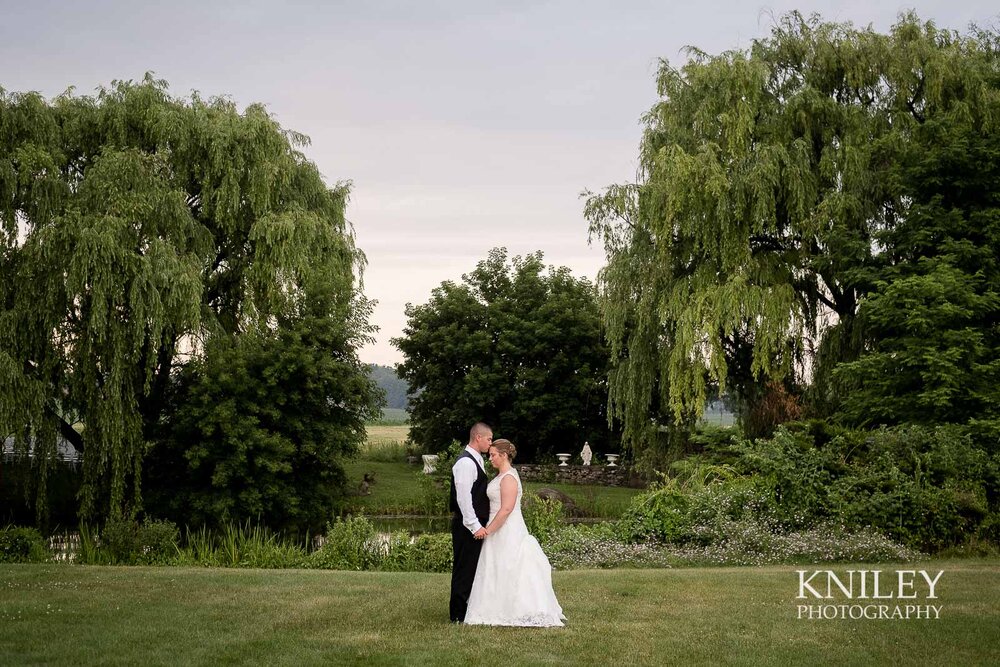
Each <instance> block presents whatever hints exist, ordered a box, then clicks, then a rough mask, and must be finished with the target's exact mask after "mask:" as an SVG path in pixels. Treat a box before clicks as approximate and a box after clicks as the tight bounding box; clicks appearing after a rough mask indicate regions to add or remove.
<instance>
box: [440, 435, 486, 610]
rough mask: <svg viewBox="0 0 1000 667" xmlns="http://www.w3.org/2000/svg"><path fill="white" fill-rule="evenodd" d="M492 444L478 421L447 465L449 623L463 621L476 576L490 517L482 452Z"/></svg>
mask: <svg viewBox="0 0 1000 667" xmlns="http://www.w3.org/2000/svg"><path fill="white" fill-rule="evenodd" d="M492 443H493V429H491V428H490V427H489V426H487V425H486V424H484V423H482V422H479V423H477V424H476V425H475V426H473V427H472V429H471V430H470V431H469V444H467V445H466V446H465V449H464V450H463V451H462V453H461V454H459V455H458V458H457V459H455V465H454V466H452V468H451V503H450V504H451V511H452V512H453V513H454V516H453V517H452V520H451V546H452V551H453V553H454V557H455V558H454V564H453V566H452V571H451V603H450V612H451V620H452V622H453V623H461V622H462V621H464V620H465V609H466V608H467V607H468V606H469V594H470V593H471V592H472V582H473V580H474V579H475V578H476V565H478V564H479V552H480V551H481V550H482V548H483V538H484V537H486V529H485V528H483V525H484V524H486V522H487V521H488V520H489V517H490V499H489V498H488V497H487V496H486V485H487V484H488V483H489V480H488V479H487V477H486V471H485V469H484V467H483V454H485V453H486V452H488V451H489V449H490V445H491V444H492Z"/></svg>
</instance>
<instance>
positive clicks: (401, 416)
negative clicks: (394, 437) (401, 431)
mask: <svg viewBox="0 0 1000 667" xmlns="http://www.w3.org/2000/svg"><path fill="white" fill-rule="evenodd" d="M408 421H410V413H409V412H407V411H406V410H403V409H402V408H382V418H381V419H380V420H378V422H377V423H379V424H404V423H406V422H408Z"/></svg>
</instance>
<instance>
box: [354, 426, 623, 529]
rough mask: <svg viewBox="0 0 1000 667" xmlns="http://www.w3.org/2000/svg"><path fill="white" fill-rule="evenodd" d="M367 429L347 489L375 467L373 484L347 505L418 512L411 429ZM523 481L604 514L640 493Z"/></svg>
mask: <svg viewBox="0 0 1000 667" xmlns="http://www.w3.org/2000/svg"><path fill="white" fill-rule="evenodd" d="M367 430H368V440H367V442H366V443H365V445H364V447H363V448H362V450H361V454H360V455H359V457H358V458H357V459H355V460H354V461H349V462H348V463H347V464H346V465H345V468H346V471H347V477H348V479H349V480H350V483H349V485H348V488H349V489H350V490H351V491H355V492H356V491H357V490H358V489H359V487H360V485H361V480H362V478H363V477H364V475H365V473H375V484H374V485H373V486H372V487H371V489H370V490H371V494H370V495H367V496H353V497H352V498H351V499H350V501H349V506H350V510H351V511H352V512H354V513H355V514H367V515H384V514H422V513H423V511H424V509H423V507H424V488H423V486H421V484H420V478H419V476H418V473H419V472H420V471H421V470H422V469H423V466H422V464H420V465H410V464H407V463H405V462H404V457H405V452H404V451H403V444H404V443H405V442H406V438H407V436H408V435H409V432H410V427H409V425H406V424H395V425H394V424H382V425H379V424H369V425H368V426H367ZM524 486H525V489H526V490H527V491H529V492H530V491H537V490H539V489H541V488H545V487H548V488H550V489H557V490H559V491H562V492H563V493H565V494H566V495H568V496H569V497H570V498H572V499H573V501H574V502H576V504H577V505H578V506H579V507H580V508H581V509H583V510H584V511H586V512H587V513H588V514H589V515H590V516H595V517H600V518H608V519H616V518H618V517H620V516H621V514H622V512H624V511H625V508H626V507H628V504H629V501H630V500H631V499H632V497H633V496H635V494H637V493H639V490H637V489H627V488H619V487H610V486H584V485H576V484H558V483H546V482H526V483H525V485H524Z"/></svg>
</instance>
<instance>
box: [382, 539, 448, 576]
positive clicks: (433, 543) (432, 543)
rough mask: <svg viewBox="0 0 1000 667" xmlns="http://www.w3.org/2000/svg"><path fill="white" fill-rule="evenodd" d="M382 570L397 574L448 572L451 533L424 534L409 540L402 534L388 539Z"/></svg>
mask: <svg viewBox="0 0 1000 667" xmlns="http://www.w3.org/2000/svg"><path fill="white" fill-rule="evenodd" d="M387 552H388V553H387V555H386V558H385V560H384V561H383V562H382V564H381V568H380V569H383V570H389V571H397V572H450V571H451V566H452V559H453V554H452V546H451V533H424V534H422V535H418V536H417V537H415V538H410V536H409V534H408V533H406V532H405V531H404V532H400V533H395V534H393V535H392V536H391V537H390V538H389V544H388V549H387Z"/></svg>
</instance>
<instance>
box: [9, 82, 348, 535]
mask: <svg viewBox="0 0 1000 667" xmlns="http://www.w3.org/2000/svg"><path fill="white" fill-rule="evenodd" d="M306 141H307V140H306V138H305V137H302V136H301V135H298V134H296V133H294V132H289V131H286V130H283V129H282V128H281V127H280V126H279V125H278V124H277V123H276V122H275V121H274V119H273V118H272V117H271V116H270V115H269V114H268V113H267V111H266V109H265V108H264V107H263V106H262V105H251V106H249V107H247V108H246V109H244V110H243V111H242V112H241V111H239V110H238V109H237V107H236V105H235V104H234V103H233V102H232V101H231V100H228V99H225V98H213V99H210V100H204V99H202V98H201V97H199V96H198V95H193V96H192V97H191V98H190V99H176V98H172V97H170V96H169V94H168V93H167V86H166V84H165V83H164V82H162V81H156V80H153V79H152V78H151V77H148V76H147V78H146V79H145V80H144V81H142V82H140V83H133V82H115V83H114V84H113V85H112V86H111V87H110V88H107V89H102V90H100V91H99V92H98V94H97V95H96V96H95V97H85V96H84V97H81V96H75V95H73V94H72V92H67V93H66V94H64V95H61V96H59V97H57V98H56V99H54V100H51V101H46V100H44V99H43V98H42V97H41V96H39V95H37V94H35V93H7V92H5V91H2V90H0V274H2V275H3V280H2V281H0V434H4V435H5V434H13V435H15V436H16V438H17V449H18V451H19V453H20V454H21V455H26V454H27V453H28V452H29V451H31V452H32V454H33V456H34V460H35V462H36V465H35V466H34V467H35V469H36V471H37V473H38V475H37V478H36V479H37V488H36V496H37V498H38V499H39V502H38V509H39V514H44V509H45V502H44V499H45V495H46V477H47V473H48V471H49V470H50V469H51V467H52V465H53V460H54V455H55V446H56V445H55V443H56V437H57V434H61V435H62V436H63V437H65V438H67V439H68V440H69V441H71V442H72V443H73V444H74V445H75V446H76V447H77V448H78V449H80V450H82V451H83V452H84V458H83V462H84V464H83V465H84V471H83V473H84V480H83V482H84V483H83V487H82V492H81V495H80V501H81V509H82V513H83V514H84V515H85V516H93V517H98V518H100V517H105V516H109V517H112V518H114V517H117V516H119V515H120V514H121V513H122V512H123V511H125V510H126V508H131V510H132V511H134V510H136V509H137V508H138V507H139V506H140V503H141V496H140V485H139V484H138V480H139V478H140V475H141V468H142V460H143V455H144V453H145V449H146V442H147V439H148V438H149V437H151V435H152V433H153V432H154V431H155V429H156V427H157V426H158V425H159V423H160V421H161V419H163V418H164V417H165V416H166V415H165V410H166V409H167V402H166V396H167V393H168V389H169V386H170V383H171V378H172V377H174V375H175V373H176V372H177V371H178V370H180V369H183V367H184V366H185V365H186V364H187V363H188V361H189V360H191V359H198V358H199V357H200V356H201V354H202V352H203V351H204V350H205V349H206V346H207V344H208V343H210V342H211V341H212V340H213V339H216V338H225V337H233V336H239V335H242V334H244V333H248V332H250V333H254V334H259V335H267V334H270V333H273V329H274V327H283V326H285V325H286V324H287V323H288V322H290V321H293V320H295V319H296V318H299V317H302V316H303V314H304V313H306V312H308V313H309V315H310V316H313V317H331V318H333V319H335V320H338V321H344V322H351V323H352V324H354V325H356V326H361V327H362V329H359V330H358V331H362V330H364V329H363V325H361V324H359V319H358V318H357V317H356V294H355V290H354V285H355V269H356V268H359V267H360V264H361V262H362V260H363V257H362V255H361V254H360V252H359V251H357V250H356V249H355V247H354V242H353V236H352V234H351V231H350V229H349V227H348V225H347V223H346V221H345V218H344V208H345V203H346V199H347V193H348V190H347V187H346V185H342V184H338V185H337V186H335V187H333V188H330V187H328V186H327V185H326V184H325V183H324V182H323V179H322V178H321V176H320V174H319V172H318V170H317V168H316V166H315V165H313V164H312V163H310V162H309V161H308V160H306V159H305V157H304V156H303V155H302V153H301V152H300V151H299V148H300V147H301V146H303V145H304V144H305V143H306ZM318 295H322V298H319V297H318ZM320 303H322V305H321V306H320V305H319V304H320ZM248 391H249V389H248ZM265 393H266V392H265ZM268 396H269V397H270V398H271V399H272V400H274V399H275V398H276V397H275V395H274V394H273V393H271V394H268ZM341 398H342V397H341V396H335V397H334V400H340V399H341ZM175 405H177V404H175ZM73 424H76V425H77V427H78V430H74V429H73V428H71V426H72V425H73Z"/></svg>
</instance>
